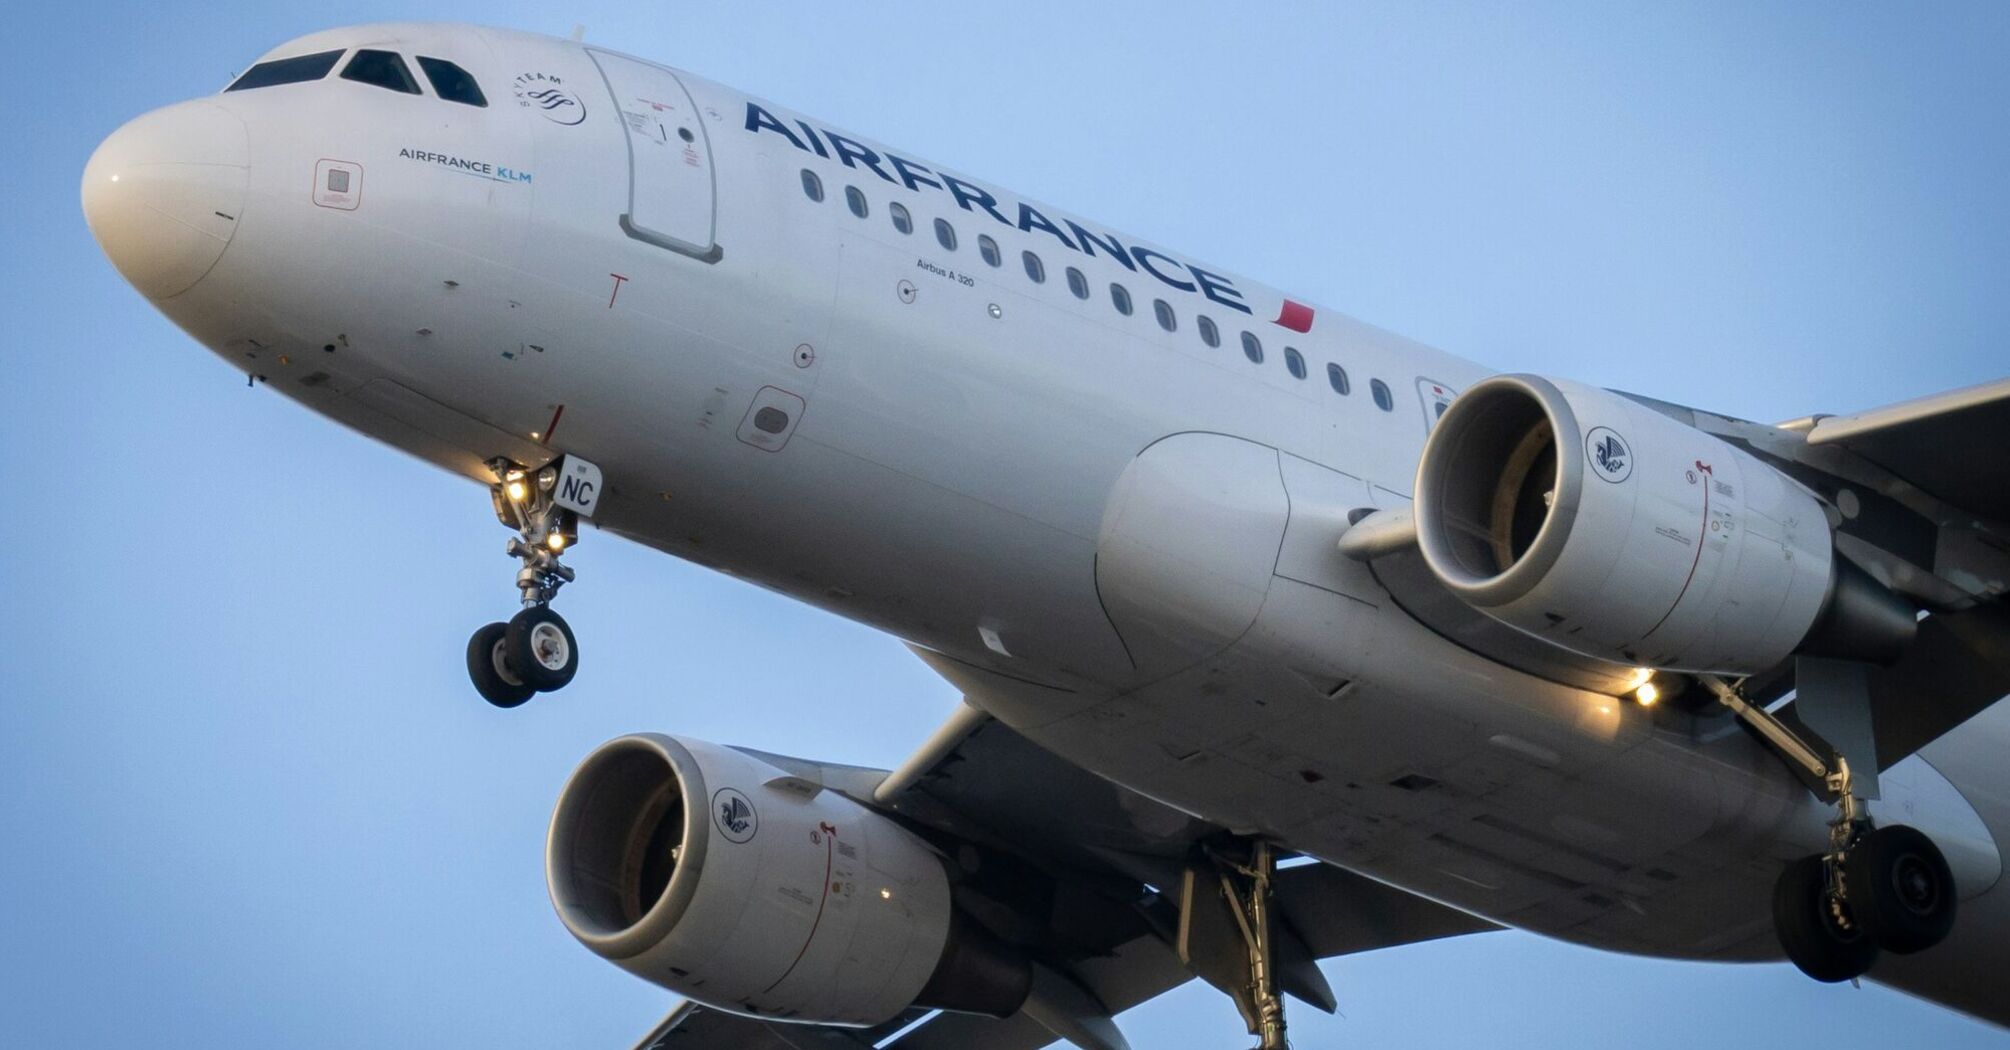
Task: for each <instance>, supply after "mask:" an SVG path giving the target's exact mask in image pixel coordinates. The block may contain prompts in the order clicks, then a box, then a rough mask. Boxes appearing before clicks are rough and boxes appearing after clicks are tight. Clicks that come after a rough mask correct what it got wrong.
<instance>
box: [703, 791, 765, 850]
mask: <svg viewBox="0 0 2010 1050" xmlns="http://www.w3.org/2000/svg"><path fill="white" fill-rule="evenodd" d="M712 823H714V824H717V825H719V834H721V835H724V836H726V841H727V842H746V841H747V840H749V839H751V838H753V837H754V833H755V832H756V831H759V830H760V827H761V818H760V817H759V816H758V815H756V814H755V813H754V804H753V803H752V802H749V801H747V796H745V795H742V794H740V793H739V792H738V791H735V790H733V789H732V788H720V789H719V790H718V791H715V792H713V793H712Z"/></svg>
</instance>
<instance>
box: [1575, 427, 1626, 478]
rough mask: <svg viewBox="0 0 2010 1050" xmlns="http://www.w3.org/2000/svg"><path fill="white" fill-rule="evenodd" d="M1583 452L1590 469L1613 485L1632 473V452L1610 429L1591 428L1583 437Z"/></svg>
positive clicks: (1623, 440) (1623, 439)
mask: <svg viewBox="0 0 2010 1050" xmlns="http://www.w3.org/2000/svg"><path fill="white" fill-rule="evenodd" d="M1584 451H1585V454H1586V455H1588V456H1590V457H1591V469H1592V470H1593V471H1595V472H1597V474H1598V476H1599V477H1601V478H1604V479H1605V480H1607V481H1610V482H1612V483H1613V484H1615V485H1617V484H1618V483H1620V482H1622V481H1625V480H1626V479H1627V477H1628V476H1630V475H1631V474H1632V473H1633V450H1632V449H1630V448H1628V447H1626V439H1625V438H1623V437H1620V436H1619V434H1618V433H1617V432H1615V431H1614V430H1613V429H1612V428H1611V427H1592V428H1591V433H1589V434H1586V435H1584Z"/></svg>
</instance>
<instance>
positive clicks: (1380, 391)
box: [1368, 379, 1396, 412]
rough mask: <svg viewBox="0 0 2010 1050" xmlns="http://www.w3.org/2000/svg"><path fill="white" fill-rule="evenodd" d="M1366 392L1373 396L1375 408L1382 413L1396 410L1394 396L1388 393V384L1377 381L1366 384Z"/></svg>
mask: <svg viewBox="0 0 2010 1050" xmlns="http://www.w3.org/2000/svg"><path fill="white" fill-rule="evenodd" d="M1368 391H1369V393H1372V394H1374V395H1375V407H1376V408H1379V409H1381V410H1382V411H1384V412H1394V411H1395V410H1396V395H1394V394H1392V393H1390V392H1389V384H1387V383H1384V382H1382V381H1381V380H1379V379H1374V380H1370V381H1369V382H1368Z"/></svg>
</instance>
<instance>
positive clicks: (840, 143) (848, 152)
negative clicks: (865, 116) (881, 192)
mask: <svg viewBox="0 0 2010 1050" xmlns="http://www.w3.org/2000/svg"><path fill="white" fill-rule="evenodd" d="M824 135H825V137H827V138H829V139H830V140H831V148H832V149H834V150H837V155H838V159H839V160H841V161H844V166H845V167H847V168H856V167H858V164H853V163H852V161H854V160H856V161H858V162H860V163H862V164H864V165H865V166H866V167H868V168H870V169H872V173H873V174H874V175H877V176H879V177H880V178H882V179H885V180H886V181H888V182H892V181H893V176H891V175H888V174H887V173H886V172H884V171H881V170H880V167H879V154H877V153H874V152H873V151H871V150H869V149H867V148H865V146H863V145H862V144H860V143H857V142H853V141H852V140H850V139H848V138H845V137H844V136H843V135H840V134H838V133H837V132H835V131H826V132H824Z"/></svg>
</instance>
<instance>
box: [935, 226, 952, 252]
mask: <svg viewBox="0 0 2010 1050" xmlns="http://www.w3.org/2000/svg"><path fill="white" fill-rule="evenodd" d="M935 243H937V244H940V245H942V247H943V249H944V250H945V251H952V252H953V251H955V250H956V227H954V226H951V225H949V220H948V219H937V220H935Z"/></svg>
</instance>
